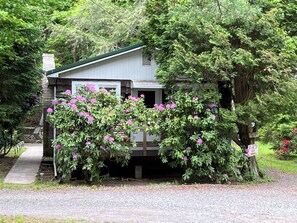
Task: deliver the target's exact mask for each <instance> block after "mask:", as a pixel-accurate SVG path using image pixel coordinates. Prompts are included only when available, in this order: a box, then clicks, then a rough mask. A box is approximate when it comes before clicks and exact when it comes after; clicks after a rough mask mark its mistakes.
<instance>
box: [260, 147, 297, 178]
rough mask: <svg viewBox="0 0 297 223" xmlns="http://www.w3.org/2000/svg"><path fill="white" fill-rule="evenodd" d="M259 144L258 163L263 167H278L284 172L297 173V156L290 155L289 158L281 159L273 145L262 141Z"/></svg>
mask: <svg viewBox="0 0 297 223" xmlns="http://www.w3.org/2000/svg"><path fill="white" fill-rule="evenodd" d="M257 144H258V145H259V154H258V156H257V160H258V164H259V166H260V168H262V169H277V170H279V171H281V172H283V173H295V174H297V156H296V155H295V156H292V157H290V159H289V160H279V159H278V158H277V157H276V155H275V151H274V150H272V149H271V147H272V145H270V144H264V143H261V142H258V143H257Z"/></svg>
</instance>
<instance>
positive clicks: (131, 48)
mask: <svg viewBox="0 0 297 223" xmlns="http://www.w3.org/2000/svg"><path fill="white" fill-rule="evenodd" d="M143 47H144V43H138V44H135V45H132V46H128V47H124V48H121V49H118V50H115V51H112V52H109V53H105V54H102V55H99V56H96V57H92V58H89V59H86V60H81V61H78V62H76V63H73V64H69V65H66V66H62V67H59V68H56V69H53V70H49V71H47V72H46V74H47V75H49V76H50V77H58V74H59V73H63V72H66V71H69V70H74V69H78V68H80V67H83V66H87V65H90V64H94V63H97V62H99V61H101V60H107V59H109V58H113V57H116V56H120V55H123V54H125V53H129V52H132V51H135V50H138V49H141V48H143Z"/></svg>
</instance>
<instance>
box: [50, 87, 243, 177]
mask: <svg viewBox="0 0 297 223" xmlns="http://www.w3.org/2000/svg"><path fill="white" fill-rule="evenodd" d="M143 97H145V96H141V97H140V98H135V97H131V96H130V97H129V98H128V99H126V100H122V101H120V99H118V98H117V97H116V96H115V95H114V94H112V93H110V92H108V91H107V90H106V89H104V88H103V89H100V90H99V91H98V92H97V91H96V90H95V89H94V88H93V87H92V86H90V85H87V86H84V87H82V88H81V89H79V91H78V93H77V94H76V95H75V96H73V95H71V92H70V91H69V90H68V91H66V92H65V98H64V99H61V100H54V101H53V102H52V104H53V106H52V107H51V108H49V109H48V113H49V117H50V121H51V123H52V124H53V125H54V126H55V127H56V129H57V131H58V137H57V139H56V140H54V141H53V146H54V148H55V150H56V155H57V164H58V172H59V173H60V175H61V177H62V179H65V178H66V179H69V177H70V176H71V174H72V172H73V171H74V170H77V169H78V170H82V171H83V173H84V175H85V180H87V181H96V180H100V170H101V169H102V168H103V167H104V165H105V164H104V161H105V160H106V159H112V160H115V161H117V162H120V163H122V164H127V163H128V162H129V159H130V153H131V151H130V147H131V146H135V142H133V139H132V138H131V135H132V134H133V133H134V132H135V131H137V130H138V129H139V128H143V129H145V131H147V132H148V133H149V134H152V135H156V136H160V140H159V146H160V150H159V155H160V157H161V159H162V161H163V162H164V163H169V164H170V165H171V166H173V167H179V168H183V169H184V174H183V179H184V180H189V179H194V180H195V179H197V178H208V179H209V180H212V181H217V182H226V181H229V180H230V178H236V179H240V178H241V174H240V170H239V168H240V165H239V164H240V163H242V160H243V158H242V156H241V155H240V154H241V152H240V151H236V150H235V149H233V148H232V146H231V141H230V140H229V139H228V138H227V137H226V134H225V133H226V132H229V131H232V128H231V127H230V124H227V125H226V123H224V122H222V119H223V116H224V110H223V109H220V110H219V108H218V106H217V104H215V103H213V102H212V101H211V100H210V99H209V98H203V97H201V98H200V97H198V96H197V95H196V94H195V93H193V92H192V93H183V92H176V93H175V94H173V95H172V96H171V97H169V101H168V102H167V103H165V104H155V106H154V108H152V109H151V108H146V107H145V105H144V101H143ZM219 111H220V112H219ZM229 114H231V113H229ZM225 116H226V115H225ZM227 116H228V115H227ZM229 116H231V115H229ZM220 119H221V120H220ZM231 125H232V124H231ZM226 126H229V127H228V128H227V127H226ZM131 140H132V142H131Z"/></svg>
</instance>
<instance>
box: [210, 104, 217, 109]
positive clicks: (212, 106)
mask: <svg viewBox="0 0 297 223" xmlns="http://www.w3.org/2000/svg"><path fill="white" fill-rule="evenodd" d="M209 107H210V108H215V107H217V104H215V103H211V104H210V105H209Z"/></svg>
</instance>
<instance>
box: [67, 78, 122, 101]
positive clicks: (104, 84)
mask: <svg viewBox="0 0 297 223" xmlns="http://www.w3.org/2000/svg"><path fill="white" fill-rule="evenodd" d="M86 84H91V85H93V86H94V87H95V88H96V90H99V89H100V88H115V92H116V96H117V98H120V97H121V82H120V81H72V84H71V91H72V94H73V95H75V94H76V88H77V86H80V85H86Z"/></svg>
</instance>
